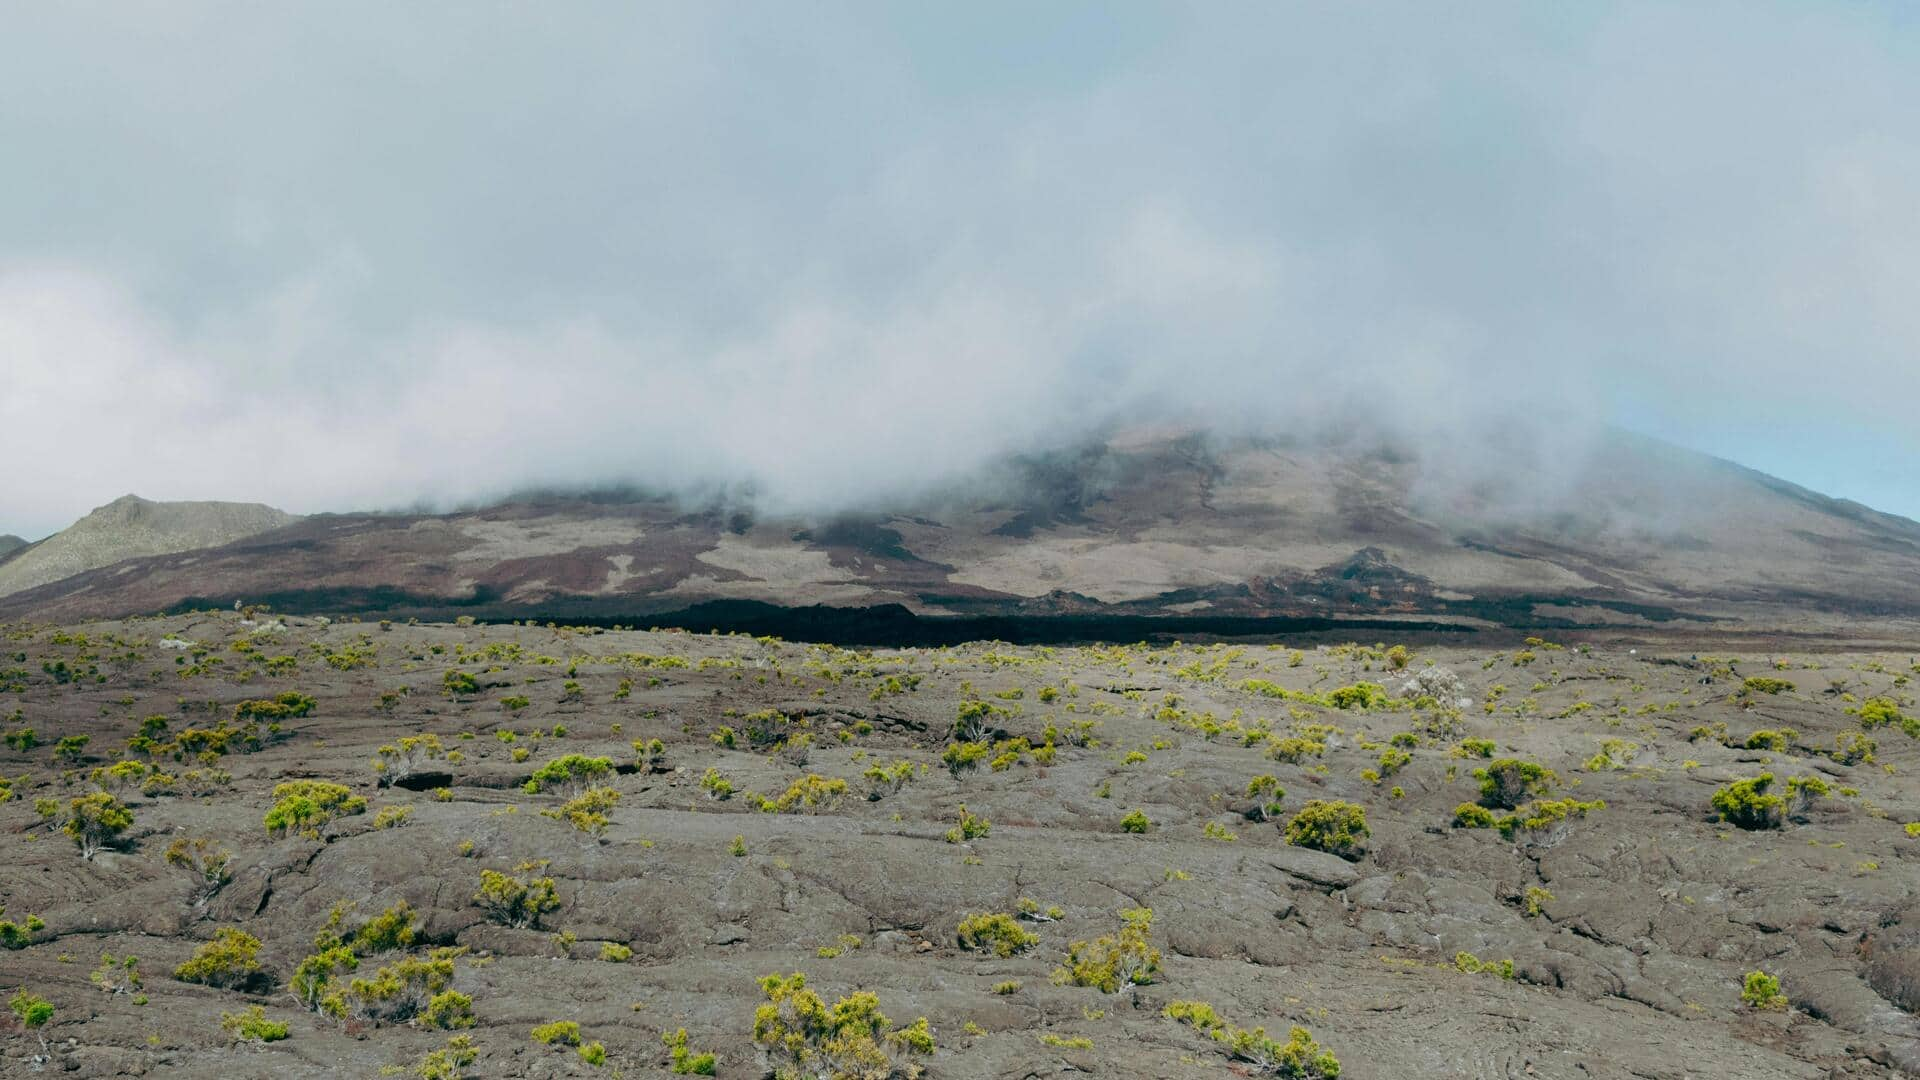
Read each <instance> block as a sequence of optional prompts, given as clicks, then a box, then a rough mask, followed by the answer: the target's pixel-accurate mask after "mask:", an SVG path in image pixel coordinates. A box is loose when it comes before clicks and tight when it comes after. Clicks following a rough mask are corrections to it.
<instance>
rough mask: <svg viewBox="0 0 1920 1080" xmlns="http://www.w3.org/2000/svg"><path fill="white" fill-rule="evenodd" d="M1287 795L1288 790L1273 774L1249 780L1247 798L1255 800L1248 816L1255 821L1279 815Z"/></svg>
mask: <svg viewBox="0 0 1920 1080" xmlns="http://www.w3.org/2000/svg"><path fill="white" fill-rule="evenodd" d="M1286 797H1287V791H1286V789H1285V788H1283V787H1281V786H1280V781H1279V780H1277V779H1275V778H1274V777H1271V776H1266V775H1261V776H1256V777H1254V778H1253V779H1252V780H1249V781H1247V798H1249V799H1252V800H1253V807H1252V809H1250V810H1248V811H1247V816H1248V817H1250V818H1252V819H1253V820H1255V821H1267V820H1269V819H1271V818H1274V817H1277V816H1279V813H1280V803H1281V800H1283V799H1285V798H1286Z"/></svg>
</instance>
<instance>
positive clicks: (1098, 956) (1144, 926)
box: [1053, 908, 1160, 994]
mask: <svg viewBox="0 0 1920 1080" xmlns="http://www.w3.org/2000/svg"><path fill="white" fill-rule="evenodd" d="M1120 919H1121V926H1120V929H1119V931H1118V932H1117V933H1113V934H1108V935H1106V936H1104V937H1100V938H1096V939H1094V940H1093V941H1076V942H1074V943H1072V944H1071V945H1069V946H1067V962H1066V964H1065V965H1064V966H1062V967H1059V968H1056V969H1055V970H1054V972H1053V981H1054V982H1055V983H1058V984H1060V985H1063V986H1091V987H1093V988H1094V989H1096V990H1099V991H1100V992H1101V993H1104V994H1115V993H1119V992H1120V990H1122V989H1123V988H1125V987H1128V986H1145V985H1147V984H1148V983H1151V982H1152V981H1153V976H1154V974H1155V973H1157V972H1158V971H1159V970H1160V950H1158V949H1156V948H1154V947H1153V944H1152V940H1151V939H1152V936H1153V911H1152V909H1151V908H1129V909H1127V910H1125V911H1122V912H1121V913H1120Z"/></svg>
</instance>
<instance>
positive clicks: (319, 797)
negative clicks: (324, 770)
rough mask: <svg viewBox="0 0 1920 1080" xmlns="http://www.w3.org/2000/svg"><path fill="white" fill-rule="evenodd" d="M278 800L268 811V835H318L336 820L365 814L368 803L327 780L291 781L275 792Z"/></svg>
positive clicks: (279, 785) (274, 790) (266, 821)
mask: <svg viewBox="0 0 1920 1080" xmlns="http://www.w3.org/2000/svg"><path fill="white" fill-rule="evenodd" d="M273 797H274V799H276V800H277V801H276V802H275V803H274V804H273V809H271V810H268V811H267V816H266V819H265V824H266V827H267V834H268V835H269V836H272V835H280V836H292V835H295V834H301V835H306V836H317V835H318V834H319V831H320V826H322V825H325V824H326V823H327V822H329V821H332V820H333V819H334V818H336V817H346V816H349V815H352V814H361V813H365V812H366V809H367V800H366V799H364V798H361V797H360V796H358V795H355V794H354V793H353V791H352V790H351V789H349V788H348V787H346V785H344V784H330V783H327V782H326V781H324V780H289V781H287V782H286V783H284V784H277V785H275V786H274V789H273Z"/></svg>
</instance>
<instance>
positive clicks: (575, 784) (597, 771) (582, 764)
mask: <svg viewBox="0 0 1920 1080" xmlns="http://www.w3.org/2000/svg"><path fill="white" fill-rule="evenodd" d="M612 775H613V760H612V759H611V758H603V757H588V756H587V755H585V754H567V755H566V756H564V757H558V758H555V759H553V760H552V761H549V762H547V763H546V764H545V765H542V766H540V768H539V769H538V770H536V771H535V772H534V774H533V776H532V777H531V778H529V779H528V780H527V782H526V784H525V785H523V786H524V788H525V790H526V792H527V794H529V795H533V794H537V793H539V792H542V791H555V792H558V793H560V794H562V795H566V796H574V795H578V794H580V793H581V792H583V791H585V790H587V789H588V788H590V787H598V786H600V785H601V784H603V783H605V782H606V780H607V778H608V777H610V776H612Z"/></svg>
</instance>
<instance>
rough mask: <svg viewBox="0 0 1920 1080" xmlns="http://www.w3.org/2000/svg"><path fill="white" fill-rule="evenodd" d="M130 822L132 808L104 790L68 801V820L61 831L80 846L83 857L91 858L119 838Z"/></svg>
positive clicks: (131, 820)
mask: <svg viewBox="0 0 1920 1080" xmlns="http://www.w3.org/2000/svg"><path fill="white" fill-rule="evenodd" d="M132 825H133V811H131V810H128V809H127V808H126V806H124V805H123V804H122V803H121V802H120V800H119V799H116V798H114V797H113V796H111V795H109V794H107V793H106V792H104V791H96V792H94V793H93V794H91V795H82V796H80V797H79V798H77V799H75V800H73V801H72V802H71V803H69V804H68V814H67V824H66V826H65V828H64V830H63V831H65V832H66V834H67V836H68V837H69V838H71V839H72V840H73V844H74V846H75V847H77V848H79V849H80V857H81V858H82V859H91V858H93V857H94V856H95V855H96V854H98V853H99V852H100V851H101V850H102V849H104V848H106V847H107V846H109V845H111V844H112V843H113V842H114V841H116V840H118V839H119V838H120V834H121V833H124V832H126V831H127V829H128V828H130V827H131V826H132Z"/></svg>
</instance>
